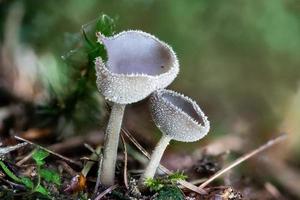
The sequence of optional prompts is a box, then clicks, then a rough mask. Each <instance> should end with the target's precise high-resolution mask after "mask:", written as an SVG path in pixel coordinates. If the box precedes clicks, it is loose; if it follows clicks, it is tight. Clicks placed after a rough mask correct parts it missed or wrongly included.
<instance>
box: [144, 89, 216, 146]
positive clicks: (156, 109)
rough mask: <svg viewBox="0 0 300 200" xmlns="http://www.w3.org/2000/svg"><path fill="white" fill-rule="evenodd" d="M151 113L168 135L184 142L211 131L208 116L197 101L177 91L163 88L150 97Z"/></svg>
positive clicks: (197, 138)
mask: <svg viewBox="0 0 300 200" xmlns="http://www.w3.org/2000/svg"><path fill="white" fill-rule="evenodd" d="M150 107H151V115H152V118H153V121H154V123H155V124H156V126H157V127H158V128H159V129H160V130H161V131H162V132H163V133H164V134H166V135H167V136H169V137H171V138H172V139H174V140H177V141H182V142H194V141H197V140H200V139H201V138H203V137H204V136H205V135H206V134H207V133H208V131H209V128H210V124H209V121H208V120H207V117H206V116H205V114H204V113H203V111H202V110H201V109H200V107H199V106H198V105H197V103H196V102H195V101H193V100H192V99H190V98H189V97H186V96H184V95H182V94H179V93H177V92H174V91H171V90H166V89H161V90H158V91H156V92H154V93H153V94H152V95H151V98H150Z"/></svg>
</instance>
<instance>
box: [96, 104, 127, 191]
mask: <svg viewBox="0 0 300 200" xmlns="http://www.w3.org/2000/svg"><path fill="white" fill-rule="evenodd" d="M124 110H125V105H122V104H117V103H114V105H113V107H112V110H111V113H110V118H109V121H108V125H107V128H106V136H105V145H104V152H103V162H102V167H101V184H103V185H106V186H111V185H113V184H114V179H115V169H116V160H117V152H118V144H119V137H120V130H121V125H122V119H123V115H124Z"/></svg>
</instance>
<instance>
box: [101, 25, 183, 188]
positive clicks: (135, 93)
mask: <svg viewBox="0 0 300 200" xmlns="http://www.w3.org/2000/svg"><path fill="white" fill-rule="evenodd" d="M97 37H98V41H99V42H100V43H102V44H103V45H104V47H105V49H106V51H107V57H108V60H107V62H106V63H105V62H103V60H102V59H101V58H100V57H98V58H96V61H95V64H96V75H97V81H96V82H97V87H98V89H99V90H100V92H101V93H102V94H103V95H104V97H105V98H106V99H107V100H108V101H110V102H112V103H113V106H112V111H111V114H110V119H109V122H108V126H107V129H106V141H105V147H104V155H103V162H102V163H103V164H102V167H101V183H102V184H104V185H112V184H113V183H114V175H115V164H116V157H117V149H118V143H119V133H120V129H121V124H122V119H123V113H124V109H125V105H126V104H131V103H134V102H137V101H140V100H142V99H144V98H146V97H147V96H149V95H150V94H151V93H152V92H153V91H155V90H157V89H161V88H165V87H167V86H168V85H169V84H170V83H171V82H172V81H173V80H174V79H175V77H176V76H177V74H178V71H179V63H178V60H177V57H176V54H175V53H174V51H173V50H172V48H171V47H170V46H169V45H167V44H166V43H164V42H162V41H160V40H158V39H157V38H156V37H154V36H152V35H150V34H148V33H145V32H142V31H125V32H121V33H119V34H117V35H114V36H112V37H105V36H103V35H101V33H97Z"/></svg>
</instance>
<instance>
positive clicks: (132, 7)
mask: <svg viewBox="0 0 300 200" xmlns="http://www.w3.org/2000/svg"><path fill="white" fill-rule="evenodd" d="M101 14H107V15H108V16H109V17H110V18H109V19H107V21H106V22H107V23H108V24H109V23H110V20H113V22H112V23H113V25H111V26H109V28H112V29H114V30H115V32H119V31H122V30H128V29H141V30H143V31H146V32H149V33H151V34H154V35H155V36H157V37H158V38H160V39H161V40H163V41H165V42H167V43H169V44H170V45H171V46H172V47H173V48H174V50H175V51H176V53H177V55H178V58H179V61H180V66H181V68H180V70H181V71H180V74H179V76H178V77H177V79H176V80H175V81H174V82H173V83H172V85H171V86H170V88H171V89H173V90H177V91H179V92H181V93H184V94H186V95H188V96H190V97H191V98H193V99H195V100H196V101H197V102H198V103H199V105H200V106H201V107H202V108H203V110H204V111H205V112H206V114H207V116H208V117H209V119H210V121H211V131H210V133H209V135H208V136H207V137H206V138H205V139H204V140H203V141H200V142H198V143H195V144H193V145H189V144H179V143H176V145H172V146H171V147H170V149H171V150H169V151H172V152H173V151H174V152H176V153H178V152H179V153H185V152H191V151H194V150H195V149H197V148H198V147H202V146H204V145H208V144H211V143H213V144H214V143H218V142H219V143H222V142H223V143H224V145H223V146H226V147H227V148H228V149H233V150H235V149H239V151H240V152H247V151H248V150H250V149H253V148H255V147H257V146H258V145H260V144H262V143H263V142H264V141H266V140H268V139H270V138H272V137H275V136H276V135H278V134H280V133H286V134H287V135H288V138H287V140H286V141H285V142H284V144H282V145H279V146H276V147H274V148H272V150H269V151H268V155H269V157H268V159H269V158H270V157H272V159H273V160H276V161H274V162H275V163H276V162H277V161H278V163H277V165H278V166H279V168H276V169H275V171H276V170H277V169H281V170H282V171H283V172H282V171H280V172H277V173H285V172H286V173H287V175H291V174H292V177H293V178H292V179H293V181H294V182H292V181H289V180H286V179H284V178H281V177H277V178H275V179H276V181H277V182H278V184H279V185H281V186H282V187H283V188H285V189H286V188H287V189H288V190H291V191H292V193H294V194H295V195H296V196H297V195H299V196H300V194H299V190H298V191H297V189H296V188H297V186H296V187H295V188H294V189H293V185H294V184H296V183H299V181H300V180H297V179H298V178H299V173H297V172H299V168H300V147H299V146H300V84H299V80H300V2H299V1H297V0H272V1H267V0H252V1H241V0H232V1H222V0H190V1H181V0H164V1H158V0H110V1H108V0H100V1H98V0H97V1H96V0H89V1H82V0H72V1H71V0H65V1H57V0H54V1H41V2H39V1H34V0H23V1H15V0H1V1H0V30H1V31H0V50H1V51H0V53H1V57H0V91H1V93H0V103H1V107H0V109H1V120H2V119H5V117H6V116H7V108H9V110H13V112H16V113H17V114H14V116H17V117H16V118H17V119H21V120H16V121H15V122H14V124H15V126H14V131H16V132H17V131H21V132H22V131H27V130H36V129H37V128H38V129H42V130H43V131H44V132H45V134H46V135H47V134H48V133H49V134H54V135H56V136H58V137H57V138H64V137H67V136H70V135H76V134H86V132H87V131H88V130H97V129H101V128H102V127H105V122H106V120H107V115H106V113H107V111H106V110H107V109H106V106H105V103H104V100H103V98H102V97H101V95H100V94H99V93H98V92H97V90H96V88H95V85H94V79H95V76H94V74H93V73H89V75H88V76H85V77H84V79H82V76H83V74H84V75H85V74H86V69H85V68H84V67H83V66H86V65H89V66H90V68H91V69H92V68H93V66H92V65H93V63H92V62H90V58H91V57H89V56H87V55H86V53H85V52H84V51H80V50H79V51H78V50H77V47H81V46H80V45H82V44H81V43H80V42H78V41H79V40H80V39H78V38H82V30H81V29H82V25H85V26H84V27H88V26H89V24H90V23H93V22H94V21H95V20H94V19H97V17H99V16H100V15H101ZM93 20H94V21H93ZM106 22H105V23H106ZM89 34H90V35H91V36H90V38H91V41H92V42H94V40H95V38H94V36H93V35H92V33H91V32H89ZM80 81H83V82H84V81H87V82H88V84H87V85H86V86H85V87H86V88H85V89H83V90H88V91H89V92H88V93H85V92H81V91H80V92H78V87H77V86H78V85H80V84H78V82H80ZM87 88H88V89H87ZM79 90H80V89H79ZM74 91H75V92H74ZM74 94H75V96H74ZM76 98H78V99H79V100H74V99H76ZM74 101H75V102H76V103H74ZM146 104H147V102H146V101H143V102H141V103H138V104H136V105H130V106H129V107H128V109H127V110H128V112H127V113H126V119H125V124H126V127H127V128H128V129H129V130H130V131H132V132H133V133H134V134H135V135H136V136H137V137H138V138H142V140H143V141H144V138H146V139H145V141H149V145H148V146H147V142H144V145H146V146H147V148H149V149H151V148H152V147H153V145H154V141H157V139H158V138H159V136H160V133H159V131H158V130H157V129H156V128H155V127H154V126H153V123H152V122H151V118H150V117H149V115H148V114H147V113H148V111H147V109H146V108H147V105H146ZM15 105H17V106H15ZM20 105H21V106H20ZM24 105H26V106H28V105H29V108H28V107H26V106H25V111H24V110H22V109H23V108H24ZM20 107H21V109H20ZM41 108H42V109H41ZM20 110H21V111H20ZM28 112H29V113H30V119H28V120H26V119H24V115H22V114H24V113H25V114H27V115H28ZM20 113H21V114H20ZM36 113H37V114H36ZM45 113H46V114H45ZM51 116H52V117H51ZM53 116H55V117H54V119H53ZM18 117H19V118H18ZM24 121H25V122H24ZM24 124H25V125H24ZM54 125H55V128H54V129H53V128H49V127H51V126H52V127H53V126H54ZM45 127H46V128H45ZM49 129H50V130H49ZM33 132H34V131H33ZM2 134H4V132H3V133H2ZM237 138H239V139H237ZM224 141H225V142H224ZM187 147H193V148H187ZM183 149H184V150H183ZM257 162H258V161H257ZM271 163H272V162H271ZM246 165H247V164H246ZM249 165H250V166H251V167H253V168H252V169H255V170H256V171H257V172H258V173H260V172H259V171H261V170H263V167H262V166H266V169H268V168H269V167H270V166H275V165H276V164H274V163H273V164H269V165H268V164H265V163H264V164H261V165H256V164H253V165H251V164H249ZM268 166H269V167H268ZM171 167H172V166H171ZM280 167H283V168H280ZM274 173H276V172H274ZM284 176H285V175H283V177H284ZM297 181H298V182H297ZM298 185H299V184H298ZM299 196H298V197H299Z"/></svg>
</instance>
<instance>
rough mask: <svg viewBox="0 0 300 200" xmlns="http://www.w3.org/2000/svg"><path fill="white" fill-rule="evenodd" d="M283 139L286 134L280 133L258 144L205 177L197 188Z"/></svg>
mask: <svg viewBox="0 0 300 200" xmlns="http://www.w3.org/2000/svg"><path fill="white" fill-rule="evenodd" d="M284 139H286V135H285V134H284V135H281V136H278V137H277V138H275V139H272V140H269V141H268V142H267V143H265V144H263V145H262V146H260V147H259V148H257V149H254V150H253V151H251V152H249V153H247V154H245V155H243V156H241V157H239V158H238V159H236V160H235V161H234V162H233V163H231V164H230V165H228V166H227V167H225V168H223V169H221V170H220V171H218V172H217V173H216V174H214V175H213V176H212V177H210V178H209V179H207V180H206V181H205V182H204V183H202V184H201V185H200V186H199V187H198V188H201V189H203V188H204V187H205V186H207V185H208V184H209V183H211V182H212V181H213V180H215V179H216V178H218V177H219V176H221V175H222V174H224V173H225V172H227V171H228V170H230V169H232V168H234V167H235V166H237V165H239V164H240V163H242V162H244V161H245V160H248V159H249V158H251V157H253V156H254V155H256V154H258V153H260V152H262V151H263V150H265V149H267V148H269V147H271V146H273V145H275V144H277V143H279V142H281V141H283V140H284Z"/></svg>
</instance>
